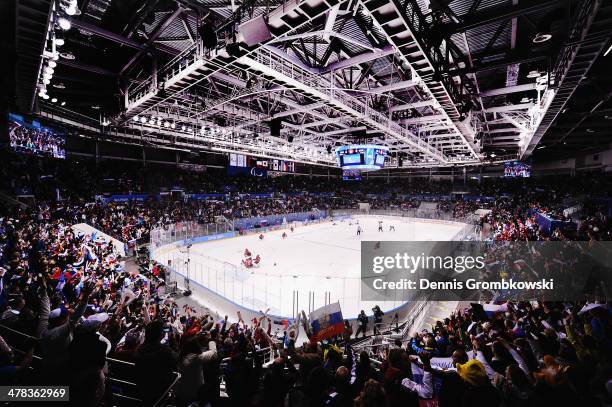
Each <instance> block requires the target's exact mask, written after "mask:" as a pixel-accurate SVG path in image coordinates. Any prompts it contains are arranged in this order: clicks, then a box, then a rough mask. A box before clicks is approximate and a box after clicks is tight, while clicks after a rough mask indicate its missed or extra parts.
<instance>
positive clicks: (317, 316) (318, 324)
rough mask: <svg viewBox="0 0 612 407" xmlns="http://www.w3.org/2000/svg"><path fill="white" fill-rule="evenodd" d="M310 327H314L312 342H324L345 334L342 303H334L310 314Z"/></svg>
mask: <svg viewBox="0 0 612 407" xmlns="http://www.w3.org/2000/svg"><path fill="white" fill-rule="evenodd" d="M310 326H311V327H312V337H311V338H310V339H311V340H312V341H322V340H323V339H327V338H331V337H334V336H336V335H340V334H342V333H343V332H344V319H343V318H342V311H341V310H340V303H339V302H334V303H332V304H328V305H326V306H324V307H321V308H318V309H316V310H314V311H312V312H311V313H310Z"/></svg>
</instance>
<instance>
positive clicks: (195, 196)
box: [187, 194, 229, 200]
mask: <svg viewBox="0 0 612 407" xmlns="http://www.w3.org/2000/svg"><path fill="white" fill-rule="evenodd" d="M187 197H188V198H189V199H195V200H201V199H223V200H225V199H227V198H228V197H229V195H228V194H188V195H187Z"/></svg>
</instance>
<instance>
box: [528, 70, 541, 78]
mask: <svg viewBox="0 0 612 407" xmlns="http://www.w3.org/2000/svg"><path fill="white" fill-rule="evenodd" d="M539 76H540V72H538V71H537V70H533V71H529V73H528V74H527V77H528V78H530V79H535V78H538V77H539Z"/></svg>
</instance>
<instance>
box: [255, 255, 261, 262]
mask: <svg viewBox="0 0 612 407" xmlns="http://www.w3.org/2000/svg"><path fill="white" fill-rule="evenodd" d="M260 262H261V256H260V255H259V254H258V255H257V256H255V265H258V264H259V263H260Z"/></svg>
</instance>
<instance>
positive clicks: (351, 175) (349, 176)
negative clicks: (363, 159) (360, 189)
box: [342, 170, 361, 181]
mask: <svg viewBox="0 0 612 407" xmlns="http://www.w3.org/2000/svg"><path fill="white" fill-rule="evenodd" d="M342 180H343V181H361V171H357V170H344V171H342Z"/></svg>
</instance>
